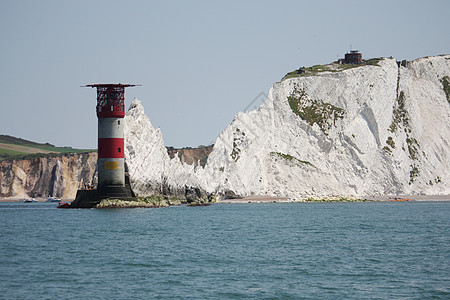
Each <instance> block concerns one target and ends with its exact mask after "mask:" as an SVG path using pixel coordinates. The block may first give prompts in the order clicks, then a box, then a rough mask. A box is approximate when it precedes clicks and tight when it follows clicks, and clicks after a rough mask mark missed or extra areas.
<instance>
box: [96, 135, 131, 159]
mask: <svg viewBox="0 0 450 300" xmlns="http://www.w3.org/2000/svg"><path fill="white" fill-rule="evenodd" d="M123 145H124V139H123V138H108V139H105V138H101V139H98V157H99V158H124V157H125V156H124V149H123V148H124V147H123Z"/></svg>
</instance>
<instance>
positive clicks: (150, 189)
mask: <svg viewBox="0 0 450 300" xmlns="http://www.w3.org/2000/svg"><path fill="white" fill-rule="evenodd" d="M125 162H126V166H127V170H128V173H129V176H130V184H131V188H132V189H133V192H134V193H135V194H136V195H138V196H151V195H155V194H163V195H172V196H178V197H185V196H187V197H189V193H194V194H195V193H196V194H197V195H196V196H197V197H200V196H205V195H204V193H202V191H200V189H199V187H200V184H199V182H198V180H197V178H196V175H195V168H196V167H194V166H193V165H188V164H185V163H181V162H180V159H179V157H178V155H175V157H174V158H173V159H171V158H170V157H169V154H168V153H167V149H166V147H165V146H164V141H163V139H162V134H161V131H160V130H159V129H154V128H153V126H152V124H151V122H150V120H149V119H148V117H147V116H146V115H145V113H144V107H143V106H142V104H141V102H140V101H139V100H134V101H133V103H132V104H131V105H130V108H129V110H128V112H127V114H126V116H125ZM200 168H201V167H200ZM194 198H195V197H194Z"/></svg>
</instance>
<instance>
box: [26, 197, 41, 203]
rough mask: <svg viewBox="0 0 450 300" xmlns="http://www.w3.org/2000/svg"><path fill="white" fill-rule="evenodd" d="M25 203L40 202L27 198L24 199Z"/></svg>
mask: <svg viewBox="0 0 450 300" xmlns="http://www.w3.org/2000/svg"><path fill="white" fill-rule="evenodd" d="M23 202H25V203H31V202H39V201H37V200H36V199H34V198H26V199H23Z"/></svg>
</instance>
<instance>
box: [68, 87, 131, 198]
mask: <svg viewBox="0 0 450 300" xmlns="http://www.w3.org/2000/svg"><path fill="white" fill-rule="evenodd" d="M133 86H136V85H133V84H121V83H117V84H89V85H86V86H85V87H92V88H97V106H96V114H97V118H98V149H97V151H98V159H97V170H98V185H97V189H96V190H79V191H78V192H77V197H76V199H75V203H74V204H75V207H92V206H94V205H95V204H97V203H98V202H99V201H100V200H101V199H105V198H128V197H131V196H132V191H131V188H130V185H129V184H128V183H127V182H126V180H125V162H124V158H125V155H124V144H125V143H124V119H123V118H124V117H125V88H126V87H133Z"/></svg>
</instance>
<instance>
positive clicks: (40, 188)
mask: <svg viewBox="0 0 450 300" xmlns="http://www.w3.org/2000/svg"><path fill="white" fill-rule="evenodd" d="M96 165H97V153H96V152H90V153H81V154H65V155H61V156H56V157H42V158H36V159H31V160H12V161H2V162H0V198H26V197H36V198H37V197H43V198H45V197H48V196H49V195H50V196H53V197H58V198H63V199H74V198H75V195H76V192H77V190H78V189H80V188H82V187H84V184H90V183H91V182H92V180H93V177H94V173H95V170H96Z"/></svg>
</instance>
